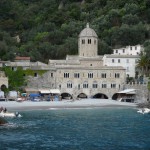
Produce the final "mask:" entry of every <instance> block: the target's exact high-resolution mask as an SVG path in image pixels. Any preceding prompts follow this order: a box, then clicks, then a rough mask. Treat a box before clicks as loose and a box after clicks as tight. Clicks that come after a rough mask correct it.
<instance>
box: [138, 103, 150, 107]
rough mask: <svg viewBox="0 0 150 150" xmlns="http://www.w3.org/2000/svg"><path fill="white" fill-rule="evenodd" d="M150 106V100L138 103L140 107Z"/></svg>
mask: <svg viewBox="0 0 150 150" xmlns="http://www.w3.org/2000/svg"><path fill="white" fill-rule="evenodd" d="M145 107H146V108H150V102H145V103H140V104H138V108H145Z"/></svg>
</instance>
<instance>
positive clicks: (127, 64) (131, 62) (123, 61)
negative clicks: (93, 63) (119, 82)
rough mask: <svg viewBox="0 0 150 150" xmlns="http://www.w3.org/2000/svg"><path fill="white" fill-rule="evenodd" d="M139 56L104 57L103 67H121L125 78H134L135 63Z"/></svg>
mask: <svg viewBox="0 0 150 150" xmlns="http://www.w3.org/2000/svg"><path fill="white" fill-rule="evenodd" d="M138 59H140V56H139V55H114V54H112V55H104V57H103V63H104V65H105V66H122V67H123V68H124V69H125V70H126V76H128V77H133V78H134V77H135V75H136V65H137V61H138Z"/></svg>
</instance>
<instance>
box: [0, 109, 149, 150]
mask: <svg viewBox="0 0 150 150" xmlns="http://www.w3.org/2000/svg"><path fill="white" fill-rule="evenodd" d="M20 113H21V114H22V115H23V117H22V118H8V119H7V120H8V122H9V123H8V124H7V125H5V126H0V150H49V149H50V150H150V114H146V115H143V114H139V113H137V110H136V109H133V108H132V109H131V108H115V107H114V108H94V109H73V110H71V109H62V110H61V109H59V110H40V111H39V110H33V111H23V112H20Z"/></svg>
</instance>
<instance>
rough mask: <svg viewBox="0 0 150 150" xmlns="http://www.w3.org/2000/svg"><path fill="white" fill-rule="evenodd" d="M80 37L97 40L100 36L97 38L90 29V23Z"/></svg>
mask: <svg viewBox="0 0 150 150" xmlns="http://www.w3.org/2000/svg"><path fill="white" fill-rule="evenodd" d="M79 37H96V38H97V37H98V36H97V34H96V32H95V31H94V30H93V29H91V28H90V27H89V23H87V24H86V28H84V29H83V30H82V31H81V32H80V34H79Z"/></svg>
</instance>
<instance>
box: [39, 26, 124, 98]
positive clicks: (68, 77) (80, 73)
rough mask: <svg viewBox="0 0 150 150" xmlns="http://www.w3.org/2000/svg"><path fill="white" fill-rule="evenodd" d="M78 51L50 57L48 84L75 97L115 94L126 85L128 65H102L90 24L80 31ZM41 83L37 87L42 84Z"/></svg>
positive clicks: (108, 96)
mask: <svg viewBox="0 0 150 150" xmlns="http://www.w3.org/2000/svg"><path fill="white" fill-rule="evenodd" d="M78 54H79V55H75V56H71V55H67V56H66V59H65V60H49V63H48V67H49V71H48V73H47V83H48V84H45V87H47V88H51V89H52V88H55V89H59V90H60V92H61V95H62V96H64V97H65V96H67V95H68V96H69V95H73V97H75V98H77V97H98V98H112V96H113V95H114V94H115V93H116V92H118V91H119V90H121V89H122V88H123V85H124V83H125V78H126V74H125V69H124V68H123V67H121V66H106V65H103V64H104V63H103V56H99V55H98V36H97V34H96V33H95V31H94V30H93V29H91V28H90V27H89V24H87V25H86V28H84V29H83V30H82V31H81V32H80V34H79V37H78ZM42 82H43V83H45V82H44V80H43V81H42ZM40 84H41V86H40V85H39V86H38V87H39V88H42V83H40ZM43 88H44V87H43Z"/></svg>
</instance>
